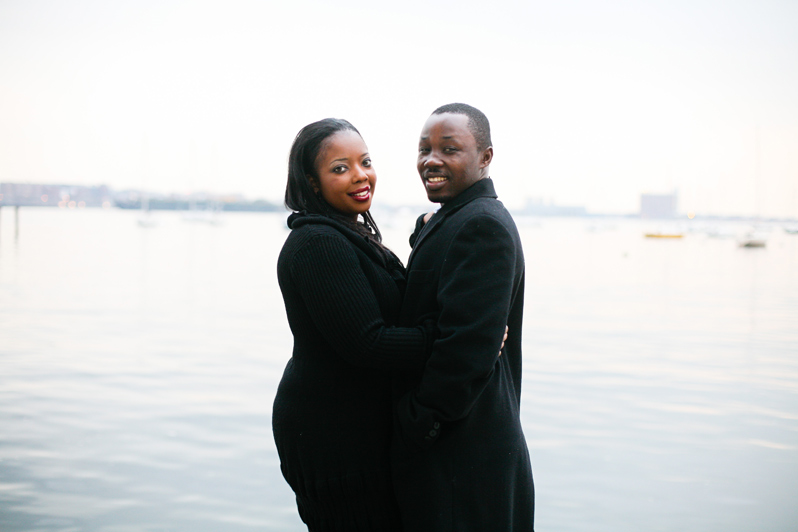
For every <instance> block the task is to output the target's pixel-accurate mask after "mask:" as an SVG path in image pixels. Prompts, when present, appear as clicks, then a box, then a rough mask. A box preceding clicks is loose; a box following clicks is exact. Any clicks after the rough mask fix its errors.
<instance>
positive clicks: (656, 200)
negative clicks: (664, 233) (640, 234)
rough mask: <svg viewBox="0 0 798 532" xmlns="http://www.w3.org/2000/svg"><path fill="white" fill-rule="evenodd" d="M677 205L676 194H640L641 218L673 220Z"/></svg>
mask: <svg viewBox="0 0 798 532" xmlns="http://www.w3.org/2000/svg"><path fill="white" fill-rule="evenodd" d="M677 204H678V197H677V195H676V192H674V193H672V194H641V195H640V217H641V218H675V217H676V210H677Z"/></svg>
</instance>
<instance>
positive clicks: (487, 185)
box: [407, 177, 498, 269]
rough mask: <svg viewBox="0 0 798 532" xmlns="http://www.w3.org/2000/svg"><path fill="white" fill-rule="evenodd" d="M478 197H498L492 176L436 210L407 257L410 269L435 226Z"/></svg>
mask: <svg viewBox="0 0 798 532" xmlns="http://www.w3.org/2000/svg"><path fill="white" fill-rule="evenodd" d="M477 198H498V196H497V195H496V189H495V188H494V187H493V180H492V179H491V178H489V177H486V178H485V179H480V180H479V181H477V182H476V183H474V184H473V185H471V186H470V187H468V188H467V189H465V190H464V191H463V192H461V193H460V194H459V195H458V196H456V197H454V198H453V199H452V200H451V201H448V202H446V203H444V204H443V205H442V206H441V208H440V209H439V210H438V212H436V213H435V214H434V215H433V216H432V218H430V220H429V221H428V222H427V224H426V225H425V226H424V228H423V229H422V230H421V234H419V235H418V238H417V239H416V243H415V245H414V246H413V251H411V252H410V257H408V259H407V268H408V269H410V264H411V263H412V262H413V255H415V253H416V250H417V249H418V248H419V246H421V244H422V243H423V242H424V240H425V239H426V238H427V236H428V235H430V234H432V232H433V231H435V228H436V227H437V226H438V225H440V224H441V222H442V221H443V220H444V219H445V218H446V217H447V216H449V215H450V214H452V213H453V212H456V211H458V210H460V208H461V207H462V206H463V205H467V204H468V203H471V202H472V201H474V200H475V199H477Z"/></svg>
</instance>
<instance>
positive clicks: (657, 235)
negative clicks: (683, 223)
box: [645, 233, 684, 238]
mask: <svg viewBox="0 0 798 532" xmlns="http://www.w3.org/2000/svg"><path fill="white" fill-rule="evenodd" d="M645 236H646V238H682V237H683V236H684V235H682V234H680V233H646V234H645Z"/></svg>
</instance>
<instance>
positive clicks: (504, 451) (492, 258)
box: [392, 179, 535, 532]
mask: <svg viewBox="0 0 798 532" xmlns="http://www.w3.org/2000/svg"><path fill="white" fill-rule="evenodd" d="M496 198H497V196H496V193H495V191H494V187H493V182H492V181H491V180H490V179H483V180H480V181H477V182H476V183H475V184H474V185H472V186H471V187H470V188H468V189H466V190H465V191H463V192H462V193H461V194H460V195H459V196H457V197H456V198H454V199H453V200H451V201H449V202H447V203H446V204H444V205H443V206H442V207H441V209H440V210H439V211H438V212H437V213H436V214H435V215H434V216H433V217H432V218H431V219H430V221H429V222H428V223H427V225H426V226H425V227H424V228H423V229H422V230H421V232H420V234H419V235H418V236H417V238H416V241H415V244H414V248H413V251H412V253H411V255H410V259H409V261H408V265H407V274H408V277H407V289H406V292H405V297H404V302H403V305H402V311H401V314H400V318H399V323H400V325H412V324H418V323H420V322H421V321H423V320H424V319H429V318H431V319H434V320H435V321H436V322H437V329H438V337H437V339H436V340H435V342H434V344H433V348H432V354H431V355H430V357H429V359H428V360H427V363H426V366H425V367H424V369H423V370H422V371H420V372H414V371H411V372H406V373H405V374H403V375H402V376H401V377H398V378H395V379H394V384H393V388H394V397H395V399H396V400H397V404H396V407H395V412H394V413H395V416H394V417H395V418H394V437H393V441H392V468H393V472H394V486H395V489H396V495H397V500H398V502H399V507H400V509H401V512H402V521H403V526H404V529H405V530H408V531H410V530H412V531H413V532H424V531H430V532H432V531H434V532H450V531H452V532H453V531H457V532H465V531H474V532H477V531H478V532H484V531H487V530H499V531H502V532H510V531H514V532H520V531H524V532H528V531H532V530H533V529H534V525H533V522H534V505H535V502H534V498H535V495H534V486H533V481H532V469H531V465H530V461H529V453H528V450H527V445H526V440H525V438H524V433H523V430H522V429H521V421H520V417H519V405H520V397H521V331H522V325H523V306H524V255H523V251H522V249H521V241H520V238H519V235H518V230H517V229H516V226H515V223H514V222H513V220H512V218H511V216H510V214H509V213H508V212H507V210H506V209H505V208H504V206H503V205H502V203H501V202H499V201H498V200H497V199H496ZM505 325H507V326H509V328H510V330H509V336H508V338H507V341H506V342H505V345H504V349H503V350H502V352H501V356H499V347H500V346H501V343H502V337H503V335H504V330H505Z"/></svg>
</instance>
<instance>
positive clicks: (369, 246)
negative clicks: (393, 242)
mask: <svg viewBox="0 0 798 532" xmlns="http://www.w3.org/2000/svg"><path fill="white" fill-rule="evenodd" d="M287 224H288V227H289V228H290V229H291V230H295V229H299V228H300V227H302V226H305V225H327V226H330V227H333V228H335V229H336V230H338V232H339V233H341V234H342V235H343V236H344V237H346V239H347V240H349V241H350V242H352V244H354V245H355V246H356V247H357V248H359V249H361V250H362V251H363V252H364V253H366V254H367V255H368V256H369V257H370V258H371V259H372V260H374V261H376V262H377V264H380V265H381V266H382V267H384V268H387V267H388V266H389V264H388V263H389V262H393V261H396V262H397V263H398V264H399V267H400V268H402V266H401V261H400V260H399V259H398V258H396V256H395V255H394V254H393V253H391V252H390V250H388V249H387V248H385V247H384V246H380V245H379V244H377V243H375V242H371V241H370V239H369V238H368V237H367V236H366V235H364V234H362V233H359V232H357V231H356V230H355V229H354V228H353V227H352V226H350V225H349V224H346V223H344V222H343V221H340V220H336V219H335V218H331V217H329V216H324V215H322V214H310V213H308V212H305V211H299V212H293V213H291V214H290V215H289V216H288V221H287Z"/></svg>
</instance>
